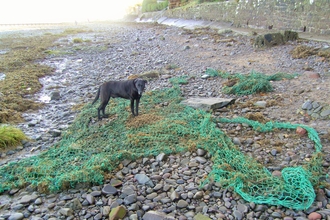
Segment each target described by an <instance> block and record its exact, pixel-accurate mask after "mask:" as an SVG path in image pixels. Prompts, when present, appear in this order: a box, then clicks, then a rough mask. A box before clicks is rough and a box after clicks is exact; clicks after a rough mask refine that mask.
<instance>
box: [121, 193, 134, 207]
mask: <svg viewBox="0 0 330 220" xmlns="http://www.w3.org/2000/svg"><path fill="white" fill-rule="evenodd" d="M136 201H137V196H136V195H135V194H133V195H129V196H126V197H125V199H124V203H125V205H130V204H132V203H134V202H136Z"/></svg>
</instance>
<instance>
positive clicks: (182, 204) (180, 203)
mask: <svg viewBox="0 0 330 220" xmlns="http://www.w3.org/2000/svg"><path fill="white" fill-rule="evenodd" d="M188 205H189V204H188V202H187V201H185V200H182V199H180V200H179V201H178V203H177V205H176V206H177V207H178V208H180V209H182V208H186V207H187V206H188Z"/></svg>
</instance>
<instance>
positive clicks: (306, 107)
mask: <svg viewBox="0 0 330 220" xmlns="http://www.w3.org/2000/svg"><path fill="white" fill-rule="evenodd" d="M301 108H302V109H303V110H310V109H312V108H313V105H312V102H311V101H310V100H308V101H306V102H304V104H303V105H302V106H301Z"/></svg>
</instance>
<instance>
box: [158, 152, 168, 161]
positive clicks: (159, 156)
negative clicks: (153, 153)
mask: <svg viewBox="0 0 330 220" xmlns="http://www.w3.org/2000/svg"><path fill="white" fill-rule="evenodd" d="M165 156H166V154H164V153H160V154H158V156H157V157H156V161H157V162H161V161H163V160H164V159H165Z"/></svg>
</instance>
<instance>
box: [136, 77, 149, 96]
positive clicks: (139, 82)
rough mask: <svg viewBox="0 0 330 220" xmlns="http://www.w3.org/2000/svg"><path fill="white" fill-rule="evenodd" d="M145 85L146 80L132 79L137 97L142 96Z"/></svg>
mask: <svg viewBox="0 0 330 220" xmlns="http://www.w3.org/2000/svg"><path fill="white" fill-rule="evenodd" d="M146 84H147V80H144V79H140V78H136V79H134V85H135V87H136V89H137V91H138V94H139V95H142V92H143V91H144V89H145V86H146Z"/></svg>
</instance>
